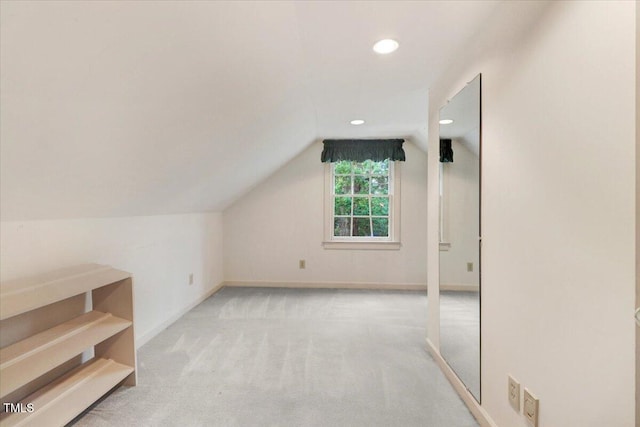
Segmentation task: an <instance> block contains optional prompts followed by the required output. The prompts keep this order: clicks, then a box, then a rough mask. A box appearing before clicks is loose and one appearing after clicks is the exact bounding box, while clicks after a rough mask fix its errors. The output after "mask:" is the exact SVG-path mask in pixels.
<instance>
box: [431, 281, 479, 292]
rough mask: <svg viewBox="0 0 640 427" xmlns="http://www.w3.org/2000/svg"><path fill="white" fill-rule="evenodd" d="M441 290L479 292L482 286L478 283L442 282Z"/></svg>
mask: <svg viewBox="0 0 640 427" xmlns="http://www.w3.org/2000/svg"><path fill="white" fill-rule="evenodd" d="M440 290H441V291H462V292H479V291H480V286H478V285H456V284H453V283H450V284H441V285H440Z"/></svg>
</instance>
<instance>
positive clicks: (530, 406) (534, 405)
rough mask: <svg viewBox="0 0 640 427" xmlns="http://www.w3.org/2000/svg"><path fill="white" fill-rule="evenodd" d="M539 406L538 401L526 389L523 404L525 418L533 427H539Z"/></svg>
mask: <svg viewBox="0 0 640 427" xmlns="http://www.w3.org/2000/svg"><path fill="white" fill-rule="evenodd" d="M539 406H540V402H539V401H538V399H537V398H536V397H535V396H533V395H532V394H531V393H530V392H529V390H527V389H526V387H525V389H524V403H523V408H524V417H525V419H526V420H527V421H528V422H529V425H531V426H533V427H538V413H539V412H540V409H539Z"/></svg>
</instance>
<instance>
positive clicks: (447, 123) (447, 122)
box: [440, 119, 453, 125]
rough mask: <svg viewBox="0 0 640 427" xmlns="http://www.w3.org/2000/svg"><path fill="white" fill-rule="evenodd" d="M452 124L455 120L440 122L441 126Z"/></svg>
mask: <svg viewBox="0 0 640 427" xmlns="http://www.w3.org/2000/svg"><path fill="white" fill-rule="evenodd" d="M451 123H453V120H451V119H442V120H440V124H441V125H450V124H451Z"/></svg>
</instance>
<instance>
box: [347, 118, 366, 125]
mask: <svg viewBox="0 0 640 427" xmlns="http://www.w3.org/2000/svg"><path fill="white" fill-rule="evenodd" d="M350 123H351V124H352V125H354V126H360V125H363V124H364V120H362V119H356V120H351V122H350Z"/></svg>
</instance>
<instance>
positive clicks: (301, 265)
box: [298, 259, 307, 270]
mask: <svg viewBox="0 0 640 427" xmlns="http://www.w3.org/2000/svg"><path fill="white" fill-rule="evenodd" d="M298 267H299V268H300V269H301V270H303V269H305V268H307V261H305V260H303V259H301V260H300V261H299V262H298Z"/></svg>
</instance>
